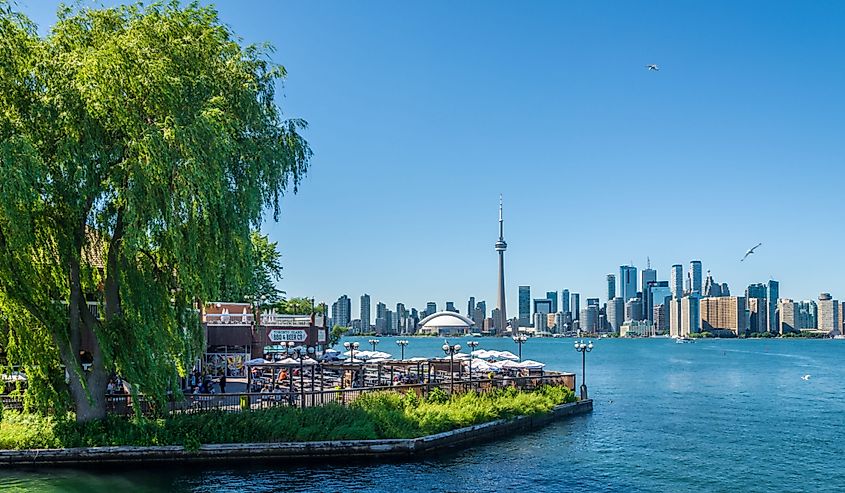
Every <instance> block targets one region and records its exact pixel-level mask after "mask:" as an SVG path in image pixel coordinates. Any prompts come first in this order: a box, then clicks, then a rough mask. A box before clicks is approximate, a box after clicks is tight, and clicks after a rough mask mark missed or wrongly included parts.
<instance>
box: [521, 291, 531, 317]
mask: <svg viewBox="0 0 845 493" xmlns="http://www.w3.org/2000/svg"><path fill="white" fill-rule="evenodd" d="M530 323H531V286H520V287H519V325H520V326H521V327H528V325H529V324H530Z"/></svg>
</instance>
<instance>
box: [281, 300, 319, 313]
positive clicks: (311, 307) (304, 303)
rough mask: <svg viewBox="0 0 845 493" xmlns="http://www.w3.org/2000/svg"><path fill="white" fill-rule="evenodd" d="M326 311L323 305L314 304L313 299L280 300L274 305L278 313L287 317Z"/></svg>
mask: <svg viewBox="0 0 845 493" xmlns="http://www.w3.org/2000/svg"><path fill="white" fill-rule="evenodd" d="M325 309H326V304H325V303H318V304H316V305H315V304H314V300H313V298H289V299H286V300H281V301H279V302H278V303H277V304H276V310H277V311H278V312H279V313H282V314H287V315H303V314H311V313H312V312H314V313H323V312H324V311H325Z"/></svg>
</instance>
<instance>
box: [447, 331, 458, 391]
mask: <svg viewBox="0 0 845 493" xmlns="http://www.w3.org/2000/svg"><path fill="white" fill-rule="evenodd" d="M460 351H461V345H460V344H455V345H454V346H450V345H449V344H448V343H447V344H444V345H443V352H444V353H446V354H448V355H449V377H450V383H449V393H450V394H453V393H454V392H455V370H454V368H453V366H454V364H455V355H456V354H458V353H459V352H460Z"/></svg>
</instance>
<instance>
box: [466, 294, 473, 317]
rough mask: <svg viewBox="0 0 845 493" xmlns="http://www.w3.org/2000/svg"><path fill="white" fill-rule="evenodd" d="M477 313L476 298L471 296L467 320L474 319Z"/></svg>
mask: <svg viewBox="0 0 845 493" xmlns="http://www.w3.org/2000/svg"><path fill="white" fill-rule="evenodd" d="M474 313H475V296H470V297H469V301H467V318H472V317H473V314H474Z"/></svg>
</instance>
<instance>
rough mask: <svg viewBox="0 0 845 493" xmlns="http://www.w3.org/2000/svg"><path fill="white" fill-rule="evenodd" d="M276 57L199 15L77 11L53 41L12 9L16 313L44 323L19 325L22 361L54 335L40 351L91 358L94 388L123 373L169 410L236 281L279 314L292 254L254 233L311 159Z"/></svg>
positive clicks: (9, 127) (3, 171)
mask: <svg viewBox="0 0 845 493" xmlns="http://www.w3.org/2000/svg"><path fill="white" fill-rule="evenodd" d="M269 51H270V50H269V49H267V48H262V47H256V46H241V44H240V42H239V40H238V38H237V36H236V35H235V34H234V33H232V32H231V30H230V29H229V28H228V27H226V26H225V25H224V24H222V23H221V22H220V21H219V19H218V16H217V12H216V11H215V10H214V9H213V8H212V7H203V6H199V5H197V4H194V3H191V4H189V5H186V6H182V5H181V4H180V3H179V2H169V3H166V4H153V5H150V6H141V5H131V6H120V7H114V8H103V9H93V8H85V7H76V8H63V9H62V10H61V11H60V12H59V20H58V22H57V24H56V25H55V26H53V28H52V29H51V31H50V33H49V35H48V36H46V37H44V38H39V37H38V36H37V31H36V30H35V28H34V26H33V25H32V23H31V22H29V21H28V20H27V19H26V18H25V17H23V16H21V15H20V14H17V13H15V12H13V11H12V10H11V8H10V7H9V6H8V4H5V3H2V4H0V55H2V60H4V62H3V63H0V295H2V296H0V310H2V311H3V312H6V311H14V310H24V311H25V312H26V313H28V314H29V316H30V317H32V318H33V319H34V320H35V322H36V323H35V325H34V326H33V325H25V324H18V323H15V324H13V325H12V326H10V331H11V332H12V333H13V335H15V336H16V337H17V339H18V340H20V341H22V342H21V343H22V344H29V343H26V342H24V341H31V340H32V338H31V337H29V336H30V335H35V334H37V337H40V338H43V337H45V334H46V335H48V336H49V338H50V341H48V344H39V345H37V346H33V347H32V348H26V350H25V351H28V350H30V349H32V350H37V351H47V352H51V353H52V354H53V355H55V354H61V355H62V363H63V364H64V365H65V366H66V367H68V368H79V352H80V351H87V352H89V353H91V354H92V355H93V360H94V363H93V366H92V372H91V373H90V374H89V375H88V376H85V375H81V374H80V379H81V380H83V382H82V383H83V385H82V387H80V388H81V389H83V388H84V389H90V391H91V393H96V392H99V388H100V387H102V386H103V385H104V383H103V378H101V377H102V375H103V374H104V373H108V372H110V371H119V372H121V373H122V374H124V375H125V376H127V377H128V378H129V379H130V380H131V381H132V382H133V383H135V384H137V385H138V386H139V390H141V391H142V392H144V393H147V394H150V395H153V396H159V397H161V396H163V395H164V392H165V391H166V390H167V388H168V387H169V386H171V385H172V384H173V381H174V379H173V371H174V368H179V369H180V370H182V371H184V370H185V368H186V367H187V366H189V365H190V361H191V358H193V357H194V356H196V353H197V351H199V349H200V348H199V342H200V341H201V334H200V332H199V331H200V325H199V322H198V319H197V317H196V316H195V315H194V312H193V307H194V306H199V304H201V303H203V302H204V301H208V300H210V299H212V298H215V297H216V296H217V295H219V294H220V288H221V286H220V276H221V275H223V276H224V277H225V278H227V279H231V280H233V283H234V285H236V286H238V287H239V288H240V289H242V290H246V291H248V292H249V293H248V294H254V293H259V294H264V293H266V295H267V297H268V298H270V299H271V300H272V301H275V300H276V299H277V298H278V296H279V293H278V291H276V290H275V286H274V285H273V280H274V279H278V276H279V271H280V269H281V267H280V265H279V255H278V252H277V251H276V248H275V247H276V245H275V243H270V242H269V241H268V240H267V238H266V237H261V236H260V235H252V231H253V230H257V229H258V228H259V227H260V225H261V220H262V217H263V213H264V211H265V209H271V210H272V211H273V214H274V217H278V213H279V210H280V208H279V201H280V198H281V197H283V196H284V194H285V193H287V192H288V191H289V190H290V189H291V188H293V190H294V191H296V189H297V186H298V184H299V181H300V180H301V178H302V176H303V175H304V174H305V172H306V171H307V167H308V162H309V159H310V157H311V150H310V148H309V147H308V144H307V143H306V142H305V140H304V139H303V138H302V137H301V136H300V134H299V132H300V131H302V129H304V128H305V123H304V122H302V121H300V120H284V119H283V118H282V115H281V111H280V109H279V108H278V107H277V106H276V104H275V85H276V83H277V82H278V79H280V78H281V77H283V76H284V70H283V68H281V67H280V66H277V65H274V64H273V63H272V62H271V61H270V60H269V59H268V57H267V54H268V53H269ZM91 251H94V252H96V255H94V256H93V259H92V257H91V255H88V254H87V253H86V252H89V253H90V252H91ZM73 272H78V274H76V275H74V274H72V273H73ZM221 273H222V274H221ZM85 301H90V302H97V303H100V304H101V308H100V309H99V313H100V314H101V315H103V319H101V320H96V319H92V318H91V317H85V316H84V311H85V310H80V309H79V307H80V306H82V305H81V304H80V303H83V302H85ZM272 301H271V302H272ZM33 327H36V328H33ZM39 331H41V332H39ZM25 351H24V352H25ZM19 354H22V353H19ZM39 356H43V357H46V356H48V355H47V354H44V353H39ZM18 362H19V363H23V360H20V361H18ZM98 375H99V376H98ZM71 391H72V393H74V399H75V401H76V402H77V407H79V405H80V403H81V402H82V400H83V399H87V397H88V396H87V395H82V394H81V393H80V392H82V391H81V390H79V391H77V390H74V386H73V385H71Z"/></svg>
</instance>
